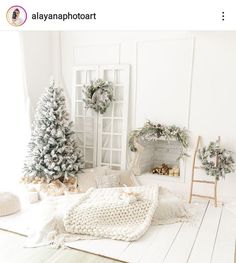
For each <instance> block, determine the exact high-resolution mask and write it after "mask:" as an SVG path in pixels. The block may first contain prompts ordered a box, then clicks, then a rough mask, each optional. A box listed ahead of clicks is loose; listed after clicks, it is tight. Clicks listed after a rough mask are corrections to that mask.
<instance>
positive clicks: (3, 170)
mask: <svg viewBox="0 0 236 263" xmlns="http://www.w3.org/2000/svg"><path fill="white" fill-rule="evenodd" d="M24 77H25V76H24V59H23V48H22V46H21V36H20V33H19V32H0V89H1V93H0V94H1V96H0V191H1V190H14V189H15V188H16V187H17V185H18V182H19V180H20V178H21V176H22V168H23V160H24V157H25V154H26V145H27V142H28V140H29V133H30V121H29V112H28V109H29V107H28V106H29V99H28V95H27V92H26V86H25V78H24Z"/></svg>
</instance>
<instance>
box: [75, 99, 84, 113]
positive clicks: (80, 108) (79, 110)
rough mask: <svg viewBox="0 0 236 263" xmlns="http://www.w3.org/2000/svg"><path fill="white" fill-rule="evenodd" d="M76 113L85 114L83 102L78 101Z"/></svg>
mask: <svg viewBox="0 0 236 263" xmlns="http://www.w3.org/2000/svg"><path fill="white" fill-rule="evenodd" d="M76 115H77V116H78V115H80V116H81V115H82V116H83V115H84V103H83V102H77V103H76Z"/></svg>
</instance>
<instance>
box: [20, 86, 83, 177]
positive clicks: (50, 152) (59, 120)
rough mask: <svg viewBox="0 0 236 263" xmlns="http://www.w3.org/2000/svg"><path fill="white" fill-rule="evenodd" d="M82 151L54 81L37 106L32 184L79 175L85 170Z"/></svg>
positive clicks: (29, 170)
mask: <svg viewBox="0 0 236 263" xmlns="http://www.w3.org/2000/svg"><path fill="white" fill-rule="evenodd" d="M83 165H84V161H83V156H82V152H81V150H80V149H79V148H78V145H77V142H76V140H75V137H74V132H73V131H72V122H70V121H69V117H68V113H67V111H66V105H65V97H64V95H63V91H62V89H60V88H55V85H54V81H51V83H50V85H49V87H48V88H47V90H46V92H45V94H43V95H42V97H41V98H40V100H39V103H38V105H37V109H36V114H35V120H34V122H33V127H32V134H31V139H30V142H29V145H28V155H27V157H26V160H25V163H24V174H25V178H26V179H29V178H30V179H29V180H26V181H27V182H30V181H32V180H34V178H35V177H36V178H42V179H45V180H47V182H50V181H52V180H55V179H60V181H63V180H64V179H65V178H68V177H69V176H76V175H77V173H78V172H80V171H81V170H82V169H83Z"/></svg>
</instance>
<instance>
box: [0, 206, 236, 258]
mask: <svg viewBox="0 0 236 263" xmlns="http://www.w3.org/2000/svg"><path fill="white" fill-rule="evenodd" d="M194 205H195V206H196V208H197V210H198V214H197V216H196V217H195V218H194V220H191V221H190V222H183V223H182V222H181V223H176V224H170V225H162V226H151V227H150V229H149V231H148V232H147V233H146V234H145V235H144V236H143V237H142V238H141V239H139V240H138V241H135V242H124V241H116V240H107V239H101V240H81V241H76V242H71V243H67V245H68V246H69V247H70V248H74V249H77V250H80V251H85V252H89V253H93V254H97V255H101V256H105V257H108V258H112V259H114V260H120V261H124V262H132V263H136V262H139V263H144V262H145V263H158V262H163V263H185V262H186V263H187V262H188V263H236V260H235V239H236V215H235V214H234V213H232V212H231V211H230V210H228V209H226V208H225V207H224V206H221V207H217V208H215V207H214V206H212V205H210V204H209V203H208V202H207V203H195V204H194ZM36 208H37V207H36ZM19 217H20V218H21V219H22V221H24V222H25V223H26V220H25V218H26V217H27V213H25V212H24V211H23V212H22V213H20V214H18V215H17V214H15V215H12V216H11V217H10V218H8V220H6V219H7V218H6V217H5V218H4V217H3V218H0V228H3V229H8V230H12V231H14V232H17V233H24V231H25V229H23V228H22V227H21V228H20V227H19V225H16V223H15V222H16V221H15V220H16V218H18V220H19ZM9 219H11V220H9ZM18 222H19V221H18ZM4 224H5V227H4ZM22 226H23V225H22ZM71 253H72V254H73V255H74V258H76V253H75V251H74V250H71ZM104 260H105V259H104ZM53 262H61V261H53ZM73 262H74V261H73ZM78 262H79V261H78ZM84 262H85V263H87V262H90V261H84Z"/></svg>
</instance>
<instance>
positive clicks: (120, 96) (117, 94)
mask: <svg viewBox="0 0 236 263" xmlns="http://www.w3.org/2000/svg"><path fill="white" fill-rule="evenodd" d="M114 93H115V99H116V100H117V101H119V100H123V99H124V95H123V94H124V87H114Z"/></svg>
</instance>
